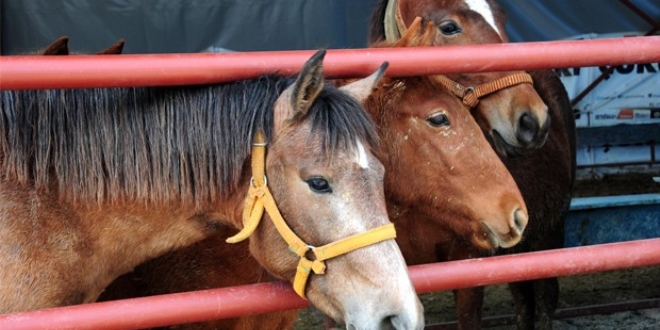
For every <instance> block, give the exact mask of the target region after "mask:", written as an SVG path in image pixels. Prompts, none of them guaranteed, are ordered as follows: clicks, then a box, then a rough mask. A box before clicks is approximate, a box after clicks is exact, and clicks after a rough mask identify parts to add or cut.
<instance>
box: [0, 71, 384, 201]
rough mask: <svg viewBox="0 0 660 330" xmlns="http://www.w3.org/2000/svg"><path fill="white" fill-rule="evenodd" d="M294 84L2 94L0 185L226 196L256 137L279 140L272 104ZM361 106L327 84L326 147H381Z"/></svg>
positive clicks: (66, 193)
mask: <svg viewBox="0 0 660 330" xmlns="http://www.w3.org/2000/svg"><path fill="white" fill-rule="evenodd" d="M293 81H294V80H293V79H291V78H284V77H279V76H263V77H261V78H258V79H252V80H246V81H239V82H233V83H227V84H222V85H213V86H189V87H158V88H107V89H70V90H32V91H30V90H25V91H2V92H1V93H2V94H1V95H2V97H1V103H0V106H1V107H0V171H1V172H0V177H1V178H2V180H4V181H10V180H11V181H16V182H18V183H19V184H22V185H26V186H32V187H35V188H37V189H40V190H49V189H54V188H56V189H58V190H59V193H60V197H61V198H67V199H71V200H73V201H80V202H90V201H98V202H112V201H120V200H124V199H137V200H140V201H145V202H166V201H173V200H178V201H180V202H181V203H200V202H204V201H209V200H213V199H214V198H218V197H220V196H228V195H229V194H231V193H232V191H234V190H235V189H236V187H237V185H238V184H239V182H240V179H241V178H243V177H244V176H245V175H246V174H245V173H243V168H244V165H245V164H246V161H247V159H248V157H249V154H250V146H251V142H252V136H253V134H254V133H255V132H256V130H258V129H263V130H264V132H265V134H266V136H267V137H268V138H270V137H271V136H272V132H271V127H272V124H273V106H274V103H275V100H276V99H277V97H278V96H279V95H280V94H281V93H282V91H283V90H284V89H285V88H286V87H287V86H288V85H290V84H291V83H293ZM356 107H360V105H359V104H358V103H357V101H355V100H354V99H352V98H350V97H348V96H346V95H344V94H343V93H341V92H338V91H337V89H335V88H334V87H331V86H328V85H327V84H326V87H325V88H324V90H323V91H322V92H321V94H320V95H319V97H318V98H317V99H316V101H315V102H314V104H313V105H312V108H311V109H310V110H309V113H308V116H310V119H311V120H312V123H313V126H314V127H313V130H314V132H315V134H319V136H320V137H321V138H322V139H323V141H324V142H323V143H324V145H325V146H326V147H327V148H337V147H340V146H342V145H347V144H349V143H351V144H352V143H354V141H355V139H361V140H363V141H365V142H366V143H370V144H371V145H372V146H373V144H374V143H375V142H376V136H375V129H374V127H373V124H372V122H371V121H370V119H369V117H368V116H367V115H366V114H365V113H364V112H363V111H356ZM358 109H359V108H358Z"/></svg>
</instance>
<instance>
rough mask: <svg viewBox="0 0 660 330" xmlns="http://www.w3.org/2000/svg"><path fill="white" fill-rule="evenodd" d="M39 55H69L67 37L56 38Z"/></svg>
mask: <svg viewBox="0 0 660 330" xmlns="http://www.w3.org/2000/svg"><path fill="white" fill-rule="evenodd" d="M41 55H49V56H50V55H69V37H67V36H61V37H59V38H57V40H55V41H53V43H51V44H50V45H49V46H48V47H46V49H44V50H43V51H42V52H41Z"/></svg>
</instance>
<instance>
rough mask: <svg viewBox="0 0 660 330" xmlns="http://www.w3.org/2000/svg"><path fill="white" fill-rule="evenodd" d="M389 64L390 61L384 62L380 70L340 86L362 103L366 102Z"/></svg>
mask: <svg viewBox="0 0 660 330" xmlns="http://www.w3.org/2000/svg"><path fill="white" fill-rule="evenodd" d="M388 65H389V63H387V62H383V64H381V66H380V67H379V68H378V70H376V72H374V73H372V74H371V75H370V76H369V77H366V78H364V79H360V80H357V81H354V82H352V83H350V84H348V85H345V86H342V87H340V88H339V89H340V90H341V91H343V92H345V93H347V94H348V95H350V96H352V97H354V98H355V99H356V100H358V101H359V102H360V103H364V101H365V100H366V99H367V97H369V95H371V92H372V91H373V90H374V88H375V87H376V85H378V83H379V82H380V80H381V79H382V78H383V75H384V74H385V70H386V69H387V66H388Z"/></svg>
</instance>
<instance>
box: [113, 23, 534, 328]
mask: <svg viewBox="0 0 660 330" xmlns="http://www.w3.org/2000/svg"><path fill="white" fill-rule="evenodd" d="M411 32H412V29H411ZM412 38H413V34H411V35H410V39H412ZM412 42H413V41H410V40H407V39H404V40H401V41H399V42H398V43H396V44H389V43H388V44H386V45H383V46H398V47H402V46H405V45H403V43H406V44H408V43H412ZM436 78H437V77H407V78H388V77H384V78H383V79H382V81H381V82H380V83H378V84H377V85H376V86H375V89H374V90H373V91H372V92H371V95H370V96H369V97H368V98H366V99H365V101H364V106H365V108H366V110H367V111H368V112H369V114H370V115H371V117H372V118H373V120H374V121H375V122H376V126H377V129H378V133H379V136H380V137H381V146H382V148H381V149H380V150H381V152H379V153H377V154H376V156H377V157H378V158H379V159H380V161H381V162H382V163H383V165H384V166H385V173H386V174H385V178H384V180H385V181H384V185H385V197H386V201H387V208H388V213H389V216H390V218H391V220H392V222H394V223H395V225H396V227H397V238H396V241H397V244H399V246H401V247H402V251H403V250H405V251H409V252H408V253H407V255H404V257H405V258H407V259H406V260H407V262H409V263H426V262H432V261H433V260H435V258H434V257H433V256H434V254H435V250H436V249H437V246H436V245H437V244H438V243H442V244H443V243H444V242H448V241H449V240H448V238H447V237H445V236H441V237H436V236H432V235H428V233H436V232H447V233H449V232H451V234H447V236H449V237H453V236H459V235H460V236H461V237H465V238H466V240H470V241H471V242H472V243H473V244H475V245H477V246H480V247H482V248H484V249H488V250H490V249H494V248H498V247H510V246H513V245H515V244H516V243H518V242H519V241H520V239H521V236H522V232H523V231H524V228H525V226H526V222H527V210H526V206H525V204H524V201H523V199H522V196H521V194H520V192H519V190H518V188H517V186H516V184H515V182H514V180H513V178H512V177H511V174H510V173H509V172H508V171H507V169H506V168H505V167H504V165H503V163H502V162H501V161H500V160H499V158H498V157H497V155H496V154H495V151H493V149H492V148H491V147H490V145H489V144H488V141H487V140H486V138H485V137H484V135H483V133H482V131H481V129H480V128H479V126H478V125H477V123H476V121H475V120H474V119H473V118H472V117H471V116H470V115H469V110H468V108H467V107H466V106H465V105H464V104H462V103H461V102H460V100H458V99H456V98H455V97H454V96H453V95H452V94H451V93H450V91H449V90H447V89H446V88H445V87H444V86H443V85H442V84H440V83H439V82H437V81H436V80H435V79H436ZM348 83H356V82H352V81H334V82H333V84H336V85H346V84H348ZM218 244H222V237H220V236H214V237H212V238H209V239H208V240H206V241H204V242H202V243H199V244H197V245H195V246H194V247H192V246H191V247H188V248H185V249H180V250H177V251H173V252H171V253H169V254H168V255H167V256H163V257H160V258H157V259H154V260H152V261H149V262H148V263H146V264H143V265H141V266H139V267H138V268H136V270H135V271H134V272H133V273H131V274H130V275H127V277H128V278H124V279H123V281H122V282H123V283H114V284H113V285H111V286H110V287H109V288H108V289H107V290H106V293H105V294H104V298H105V297H107V299H110V298H113V299H117V298H129V297H137V296H141V295H145V294H146V295H152V294H164V293H171V292H183V291H189V290H201V289H207V288H211V287H222V286H229V285H235V284H236V283H230V282H229V281H228V280H227V279H230V278H234V276H228V275H227V272H230V273H231V272H232V270H228V269H226V268H222V267H220V265H217V264H215V263H214V262H213V260H218V259H219V258H222V255H219V253H220V252H221V250H220V249H214V248H211V247H214V246H217V245H218ZM411 251H414V252H411ZM227 253H230V252H227ZM233 271H234V272H236V273H241V274H244V277H245V281H244V282H242V283H240V284H247V283H248V282H250V281H251V279H250V277H252V278H259V279H260V280H265V279H264V278H263V277H259V275H258V273H259V270H258V269H255V268H252V270H250V269H249V268H248V267H241V268H240V269H235V270H233ZM255 272H256V273H257V274H254V273H255ZM126 281H128V282H129V284H126ZM130 282H133V284H131V283H130ZM135 287H139V288H140V290H136V289H135ZM295 313H296V312H295V311H286V312H282V313H274V314H271V315H270V316H269V317H271V318H272V319H278V317H279V319H278V320H283V321H284V323H278V324H279V325H280V326H281V327H277V329H290V328H292V322H293V320H295V317H294V316H295ZM227 322H235V321H215V322H207V323H204V324H194V325H189V326H181V327H180V328H185V329H236V328H231V327H230V325H228V323H227ZM287 322H288V323H287ZM269 328H274V327H269ZM237 329H244V328H241V327H238V328H237Z"/></svg>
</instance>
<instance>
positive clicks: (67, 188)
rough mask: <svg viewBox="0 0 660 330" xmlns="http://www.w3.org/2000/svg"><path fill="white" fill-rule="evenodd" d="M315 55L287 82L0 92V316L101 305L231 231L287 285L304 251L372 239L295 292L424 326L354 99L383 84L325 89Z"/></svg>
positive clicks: (326, 305) (379, 322)
mask: <svg viewBox="0 0 660 330" xmlns="http://www.w3.org/2000/svg"><path fill="white" fill-rule="evenodd" d="M324 54H325V52H319V53H317V54H316V55H314V56H313V57H312V58H311V59H310V60H309V61H308V63H306V64H305V66H304V67H303V69H302V71H301V73H300V75H299V77H298V78H297V79H295V81H294V79H290V78H286V77H280V76H264V77H261V78H259V79H253V80H248V81H240V82H236V83H230V84H223V85H210V86H194V87H167V88H111V89H75V90H37V91H2V92H1V97H2V98H1V103H0V105H1V110H2V111H0V112H1V114H2V120H0V132H2V134H1V135H0V155H2V157H1V158H0V171H1V173H2V175H1V181H0V197H1V198H0V200H1V201H2V203H0V219H1V220H2V221H1V222H0V223H2V226H0V241H2V242H3V244H2V245H0V260H3V261H2V264H3V267H1V268H0V296H2V297H3V299H2V300H1V301H0V311H2V312H10V311H22V310H28V309H35V308H44V307H54V306H62V305H70V304H78V303H85V302H90V301H94V300H96V299H97V298H98V296H99V295H100V293H101V292H102V291H103V289H104V288H105V287H106V286H107V285H108V284H109V283H110V282H111V281H112V280H114V279H115V278H116V277H118V276H119V275H121V274H123V273H126V272H128V271H130V270H131V269H133V268H134V267H135V266H136V265H138V264H140V263H142V262H144V261H146V260H148V259H150V258H153V257H156V256H158V255H161V254H163V253H165V252H167V251H171V250H173V249H177V248H180V247H183V246H187V245H190V244H193V243H195V242H198V241H200V240H202V239H204V238H206V237H209V236H210V235H212V234H214V233H217V232H218V231H219V229H220V228H222V226H224V225H229V226H233V227H234V228H238V229H240V228H243V231H241V238H247V237H249V238H250V251H251V254H252V255H253V256H254V257H255V258H256V259H257V260H258V261H259V263H260V264H261V265H262V266H263V267H264V268H265V269H267V270H268V271H269V272H270V273H271V274H273V275H274V276H276V277H277V278H281V279H285V280H288V281H293V279H294V278H295V279H296V280H295V282H294V283H300V282H299V281H298V278H299V274H297V272H296V268H297V264H298V263H299V262H300V263H303V262H304V261H307V259H306V258H305V257H306V255H305V254H304V251H305V250H306V248H307V246H308V245H310V246H311V245H313V246H318V249H322V248H323V245H325V244H328V243H331V242H337V241H342V240H344V239H345V238H349V237H353V236H354V235H358V237H361V236H359V235H360V234H361V233H363V232H372V231H373V230H377V232H378V233H383V234H382V235H378V239H377V240H371V241H369V242H367V244H365V245H366V246H365V245H363V246H364V247H362V248H359V249H358V250H355V251H351V252H348V253H346V254H340V255H338V256H336V258H332V259H330V260H327V263H326V264H324V263H323V261H322V260H316V261H313V262H312V261H308V262H309V263H311V265H312V267H313V269H314V271H315V272H316V273H317V274H319V275H314V276H312V277H311V278H310V279H309V280H308V281H306V282H305V281H303V282H302V289H301V290H300V292H301V294H302V295H305V294H306V296H307V297H308V298H309V299H310V301H311V302H312V303H314V304H315V305H316V306H317V307H318V308H319V309H321V310H322V311H324V312H325V313H327V314H328V315H330V316H332V317H334V318H335V319H338V320H343V321H345V322H346V323H347V324H350V325H351V326H352V327H354V328H355V329H374V327H388V326H389V327H392V328H396V329H411V328H413V329H419V328H421V327H422V326H423V315H422V309H421V305H420V303H419V300H418V299H417V297H416V295H415V293H414V290H413V288H412V285H411V283H410V279H409V278H408V276H407V271H406V268H405V263H404V261H403V258H402V257H401V253H400V251H399V249H398V248H397V246H396V244H395V242H394V240H392V239H391V238H392V237H393V236H392V233H393V230H392V229H391V228H392V227H391V224H390V222H389V219H388V217H387V213H386V207H385V201H384V197H383V186H382V176H383V167H382V164H381V163H380V162H379V161H378V160H377V159H376V158H375V157H374V155H373V154H372V150H377V149H376V141H377V135H376V131H375V127H374V126H373V123H372V121H371V120H370V119H369V118H368V115H367V114H366V113H365V112H364V110H363V109H362V108H361V106H360V104H359V103H358V101H356V100H355V99H354V98H353V97H357V98H358V99H364V98H366V97H367V95H368V93H369V92H370V87H371V86H372V85H373V84H374V82H375V81H376V80H378V77H379V76H380V73H381V72H380V71H379V74H376V75H374V76H372V77H369V78H367V79H366V80H364V81H361V83H360V84H354V85H351V86H347V87H345V88H342V89H341V90H339V89H337V88H334V87H332V86H329V85H327V84H324V82H323V76H322V59H323V55H324ZM367 86H368V87H369V88H367ZM184 110H185V111H184ZM262 137H263V138H264V139H265V140H264V141H262V140H261V139H260V138H262ZM264 142H265V143H264ZM252 143H254V145H253V147H252V148H253V149H254V151H251V148H250V145H251V144H252ZM266 146H267V148H268V155H267V157H265V159H263V157H264V153H265V148H266ZM250 157H252V161H250ZM250 163H252V165H253V171H254V173H255V176H254V179H252V180H251V179H250V175H251V174H250V167H249V164H250ZM264 169H265V173H266V174H267V179H268V181H267V184H268V185H267V186H265V185H264V184H265V183H266V182H265V180H263V179H264V176H263V174H262V175H259V173H261V172H263V171H264ZM248 187H249V189H248ZM270 191H272V198H270V196H271V193H270ZM247 194H249V195H247ZM246 195H247V196H248V197H247V198H246V197H245V196H246ZM262 197H263V198H262ZM264 198H265V199H264ZM273 200H275V201H277V202H276V203H274V202H273ZM244 201H246V202H245V206H247V208H246V211H243V210H242V205H243V204H244ZM261 206H264V207H265V208H266V212H267V215H264V216H263V218H264V219H265V220H264V221H263V222H262V223H261V224H260V225H259V220H261V218H262V216H261V214H262V213H261V212H262V211H261V210H263V209H260V207H261ZM244 212H245V213H244ZM241 214H243V215H244V217H242V216H241ZM280 215H281V216H280ZM282 218H283V219H282ZM269 220H272V222H271V221H269ZM283 228H284V229H283ZM291 228H293V229H295V233H296V234H297V237H296V238H297V239H298V241H297V242H298V243H300V242H304V243H303V245H295V244H292V243H291V242H290V240H289V239H290V238H291V233H292V231H291ZM244 230H248V232H245V231H244ZM235 238H236V237H235ZM283 238H284V239H283ZM285 240H288V242H289V246H287V242H285ZM296 248H298V249H299V251H297V252H301V251H302V252H303V253H301V254H302V255H301V254H296V253H291V249H293V250H294V251H295V249H296ZM219 262H221V261H219ZM325 267H327V269H325V274H324V275H323V270H324V269H323V268H325ZM298 268H299V267H298ZM365 272H367V273H365ZM303 278H304V277H303ZM297 288H298V289H300V287H299V286H297Z"/></svg>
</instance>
